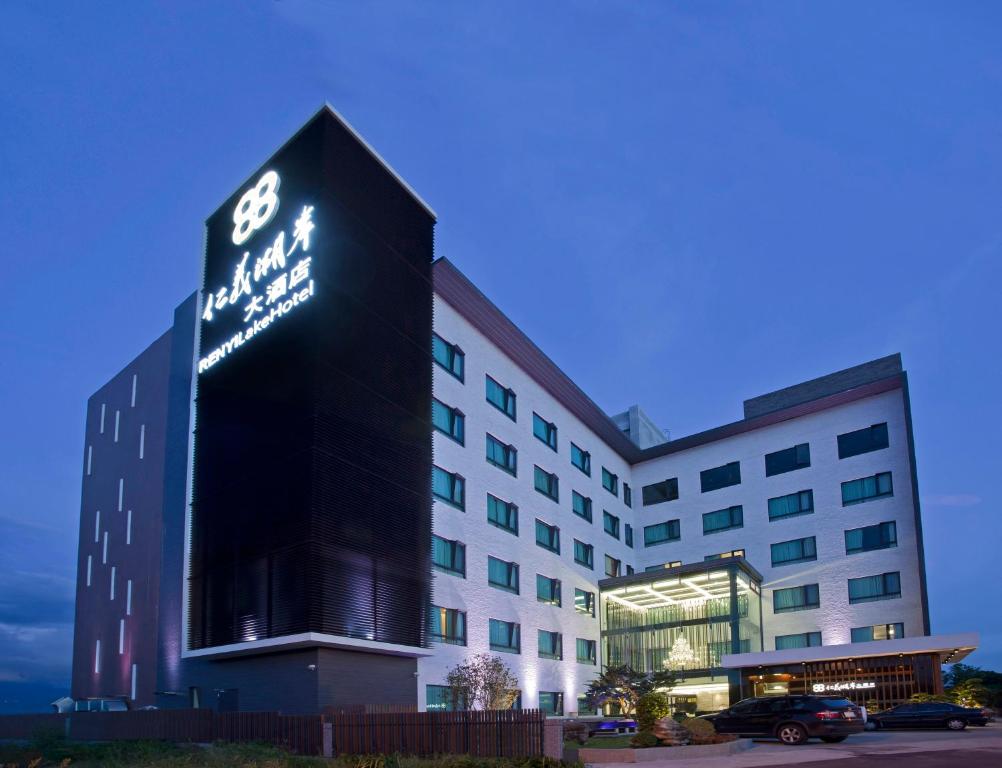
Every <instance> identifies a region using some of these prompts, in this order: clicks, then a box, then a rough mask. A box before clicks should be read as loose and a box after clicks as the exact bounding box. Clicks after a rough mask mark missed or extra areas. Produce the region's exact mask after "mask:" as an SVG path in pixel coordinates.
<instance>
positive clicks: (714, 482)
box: [699, 461, 741, 493]
mask: <svg viewBox="0 0 1002 768" xmlns="http://www.w3.org/2000/svg"><path fill="white" fill-rule="evenodd" d="M740 482H741V463H740V462H738V461H732V462H731V463H730V464H724V465H723V466H722V467H714V468H713V469H704V470H703V471H702V472H700V473H699V487H700V490H701V491H702V492H703V493H706V492H707V491H715V490H717V489H718V488H726V487H727V486H729V485H738V484H739V483H740Z"/></svg>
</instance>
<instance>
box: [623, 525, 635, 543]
mask: <svg viewBox="0 0 1002 768" xmlns="http://www.w3.org/2000/svg"><path fill="white" fill-rule="evenodd" d="M623 540H624V541H625V542H626V546H628V547H632V546H633V526H632V525H630V524H629V523H627V524H626V531H625V532H624V534H623Z"/></svg>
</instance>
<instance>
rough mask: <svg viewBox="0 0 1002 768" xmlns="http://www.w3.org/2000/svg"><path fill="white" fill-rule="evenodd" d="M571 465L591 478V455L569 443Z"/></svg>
mask: <svg viewBox="0 0 1002 768" xmlns="http://www.w3.org/2000/svg"><path fill="white" fill-rule="evenodd" d="M571 464H573V465H574V466H575V467H577V468H578V469H580V470H581V471H582V472H584V473H585V474H586V475H588V476H589V477H591V454H590V453H588V451H585V450H582V449H581V448H578V447H577V446H576V445H574V443H571Z"/></svg>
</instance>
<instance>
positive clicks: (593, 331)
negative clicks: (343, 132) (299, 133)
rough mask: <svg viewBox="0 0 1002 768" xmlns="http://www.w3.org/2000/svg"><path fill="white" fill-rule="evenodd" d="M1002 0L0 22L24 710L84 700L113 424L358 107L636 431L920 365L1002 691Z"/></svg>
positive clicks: (335, 9)
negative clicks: (93, 541)
mask: <svg viewBox="0 0 1002 768" xmlns="http://www.w3.org/2000/svg"><path fill="white" fill-rule="evenodd" d="M1000 40H1002V4H999V3H997V2H995V3H993V2H984V3H974V2H961V3H946V2H940V3H925V2H914V1H909V2H889V1H885V2H880V3H863V2H848V3H846V2H810V3H806V2H759V3H754V4H753V3H726V4H720V3H713V2H705V1H702V0H701V1H700V2H694V3H683V2H671V3H669V2H647V3H645V2H629V3H627V2H621V3H614V2H604V3H597V2H577V3H561V2H553V3H535V2H524V3H523V2H514V3H513V2H505V3H483V2H435V3H427V2H415V3H393V2H365V3H352V4H347V3H337V2H299V1H298V0H277V1H273V0H269V1H267V2H266V1H264V0H260V1H259V2H252V3H248V2H212V3H205V2H180V1H172V2H163V3H159V4H152V3H145V2H128V3H125V2H117V3H98V2H87V3H79V2H50V3H37V2H32V3H27V2H25V3H22V2H7V3H5V4H4V14H3V23H2V24H0V73H2V74H0V84H2V87H0V118H2V119H0V225H2V226H0V232H2V237H3V245H2V246H0V258H2V260H3V273H4V276H5V279H4V285H5V290H4V296H3V300H2V302H0V345H2V347H0V348H2V352H3V361H4V371H3V375H2V376H0V403H2V408H3V435H4V438H5V439H4V440H3V441H2V442H0V467H2V468H3V469H2V482H0V711H3V710H7V711H14V710H19V709H25V708H28V707H32V708H38V707H39V706H44V705H45V704H46V703H47V702H48V701H50V700H51V699H53V698H55V697H56V696H57V695H62V694H64V693H67V692H68V690H69V668H70V646H71V641H72V622H73V612H74V607H73V590H74V581H75V572H76V553H77V533H78V525H79V512H80V509H79V507H80V483H81V468H82V461H83V449H84V446H83V430H84V415H85V411H84V407H85V403H86V400H87V398H88V397H89V395H90V394H91V393H92V392H94V390H96V389H97V388H98V387H99V386H101V385H102V384H103V383H104V382H105V381H106V380H107V379H109V378H110V377H111V376H112V375H114V374H115V373H116V372H117V371H118V370H120V369H121V368H122V367H124V366H125V364H126V363H128V362H129V360H131V359H132V358H133V357H134V356H135V355H137V354H138V353H139V352H141V351H142V350H143V349H144V348H145V347H146V346H147V345H148V344H149V343H150V342H151V341H152V340H153V339H154V338H155V337H157V336H158V335H160V334H161V333H162V332H163V331H164V330H166V329H167V327H168V326H169V324H170V322H171V318H172V314H171V313H172V310H173V308H174V307H175V305H177V304H178V303H179V302H180V301H181V300H182V299H184V298H185V297H186V296H187V295H188V294H189V293H191V292H192V291H193V290H195V288H196V287H197V283H198V280H199V274H200V263H201V257H202V239H203V222H204V219H205V218H206V217H207V216H208V215H209V214H210V213H211V212H212V211H213V210H214V209H215V208H216V207H217V206H218V205H219V204H220V203H221V202H222V201H223V200H224V199H225V198H226V197H227V196H228V195H229V194H230V193H231V192H233V191H234V190H235V189H236V187H237V185H239V184H240V183H241V182H242V181H243V180H244V179H245V178H246V177H247V176H248V174H250V173H251V172H252V171H253V170H254V169H255V168H257V166H258V165H259V164H260V163H261V162H263V160H264V159H266V158H267V157H268V156H269V155H270V154H271V153H272V152H273V151H274V150H275V149H276V148H277V147H278V146H279V145H280V144H281V143H282V142H283V141H284V140H285V139H286V138H288V137H289V136H290V135H291V134H292V133H293V132H294V131H295V130H296V129H297V128H298V127H299V126H300V125H301V124H302V123H303V122H305V121H306V120H307V119H308V118H309V117H310V116H311V115H312V114H313V113H314V112H315V111H316V110H317V109H318V108H319V107H320V106H321V105H322V104H323V103H324V102H325V101H328V102H330V103H331V104H332V105H333V106H334V107H335V108H336V109H337V110H339V111H340V113H341V114H343V115H344V116H345V118H346V119H347V120H348V121H350V122H351V123H352V124H353V125H354V127H355V128H356V129H357V130H358V131H359V132H360V133H361V134H362V135H363V136H364V137H365V138H366V139H367V140H368V141H369V142H370V143H371V144H372V145H373V146H374V147H375V148H376V149H377V150H378V151H379V152H380V153H381V154H382V156H383V157H384V158H386V159H387V161H388V162H389V163H390V164H391V165H392V166H393V167H394V168H395V169H396V170H397V171H398V172H399V173H400V174H401V175H402V176H403V177H404V178H405V179H406V180H407V181H408V182H409V183H410V184H411V185H412V186H413V187H414V188H415V189H416V190H417V191H418V193H419V194H420V195H421V196H422V197H423V198H424V199H425V200H427V201H428V202H429V204H430V205H431V206H432V207H433V208H435V210H436V211H437V213H438V215H439V222H438V225H437V228H436V254H437V255H439V256H446V257H448V258H449V259H451V260H452V261H453V262H454V263H455V264H456V265H457V266H458V267H459V268H460V269H461V270H463V271H464V272H465V273H466V274H467V275H468V276H469V277H470V278H471V279H472V280H473V281H474V282H475V283H476V284H477V285H478V286H479V287H480V288H481V289H482V290H483V291H484V292H485V293H486V294H487V295H488V297H489V298H491V299H492V300H493V301H494V302H495V303H496V304H497V305H498V306H499V307H501V309H502V310H504V311H505V312H506V313H507V314H508V315H509V317H511V318H512V320H514V321H515V322H516V323H517V324H518V325H519V326H520V327H521V328H522V329H523V330H524V331H525V332H526V333H527V334H528V335H529V336H530V337H531V338H532V339H533V340H534V341H536V342H537V343H538V344H539V346H540V347H541V348H542V349H543V350H544V351H545V352H546V353H548V354H549V355H550V356H551V357H552V358H553V359H554V360H555V361H556V363H557V364H558V365H560V366H561V367H562V368H563V370H564V371H565V372H567V373H568V374H569V375H570V376H571V378H573V379H574V380H575V381H577V382H578V383H579V384H580V385H581V387H582V388H583V389H584V390H585V391H586V392H587V393H588V394H589V395H590V396H591V397H592V398H593V399H594V400H595V401H596V402H597V403H598V404H599V405H600V406H601V407H603V408H604V409H606V410H607V411H608V412H617V411H620V410H622V409H624V408H625V407H627V406H629V405H630V404H632V403H639V404H641V405H642V407H643V408H645V409H646V410H647V411H648V413H649V414H650V415H651V416H652V417H653V418H654V420H655V421H656V422H657V423H658V424H659V425H661V426H662V427H664V428H666V429H669V430H670V431H671V434H672V436H673V437H681V436H684V435H686V434H689V433H692V432H696V431H700V430H702V429H706V428H709V427H713V426H716V425H719V424H723V423H726V422H729V421H734V420H736V419H738V418H740V417H741V401H742V400H743V399H745V398H748V397H752V396H755V395H758V394H762V393H764V392H768V391H770V390H773V389H777V388H780V387H783V386H786V385H789V384H793V383H796V382H799V381H803V380H805V379H809V378H812V377H815V376H818V375H821V374H824V373H828V372H831V371H835V370H838V369H841V368H845V367H848V366H850V365H854V364H857V363H861V362H864V361H867V360H871V359H873V358H876V357H880V356H882V355H886V354H890V353H893V352H900V353H901V354H902V358H903V362H904V366H905V368H906V370H907V371H908V375H909V383H910V386H911V394H912V410H913V417H914V422H915V438H916V449H917V460H918V477H919V487H920V491H921V498H922V508H923V521H924V526H925V546H926V559H927V566H928V574H929V599H930V605H931V612H932V630H933V632H934V633H948V632H961V631H978V632H980V633H981V648H980V649H979V650H978V651H977V652H976V653H975V654H973V655H972V656H971V657H970V658H969V659H968V662H969V663H972V664H976V665H980V666H985V667H988V668H994V669H997V670H1002V611H999V605H1000V604H1002V598H1000V597H999V594H998V572H999V565H998V557H999V553H1000V552H1002V514H1000V509H1002V492H1000V486H999V485H995V481H996V480H1000V478H1002V460H1000V452H999V447H998V446H999V439H998V434H999V427H1000V426H1002V418H1000V417H1002V407H1000V402H1002V398H1000V397H999V395H998V389H999V382H1000V380H1002V362H1000V344H999V330H1000V328H999V325H1000V324H999V320H998V315H997V314H996V313H997V307H998V306H999V300H998V292H999V289H1000V287H1002V280H1000V278H1002V266H1000V263H1002V45H1000Z"/></svg>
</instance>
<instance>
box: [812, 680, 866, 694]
mask: <svg viewBox="0 0 1002 768" xmlns="http://www.w3.org/2000/svg"><path fill="white" fill-rule="evenodd" d="M876 687H877V684H876V683H874V682H870V681H866V682H860V683H857V682H848V683H815V684H814V685H812V686H811V690H812V691H814V693H828V692H830V691H858V690H863V689H866V688H876Z"/></svg>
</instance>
